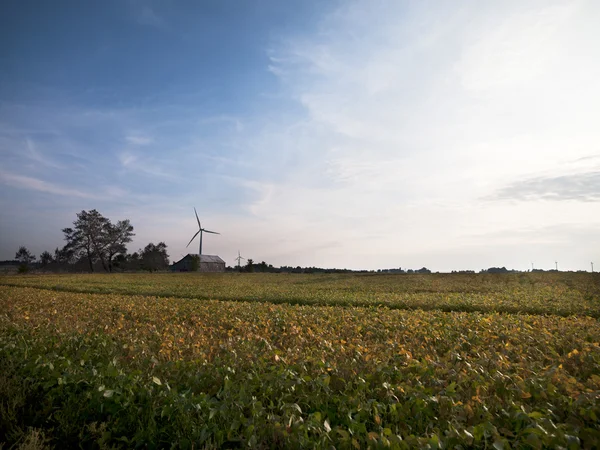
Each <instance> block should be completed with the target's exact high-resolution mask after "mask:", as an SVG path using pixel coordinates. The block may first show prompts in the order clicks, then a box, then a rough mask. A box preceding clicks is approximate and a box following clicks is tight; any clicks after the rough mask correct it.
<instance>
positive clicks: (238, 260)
mask: <svg viewBox="0 0 600 450" xmlns="http://www.w3.org/2000/svg"><path fill="white" fill-rule="evenodd" d="M234 259H235V260H236V261H237V263H238V267H241V264H240V261H241V260H242V259H246V258H244V257H243V256H242V255H240V251H239V250H238V255H237V258H234Z"/></svg>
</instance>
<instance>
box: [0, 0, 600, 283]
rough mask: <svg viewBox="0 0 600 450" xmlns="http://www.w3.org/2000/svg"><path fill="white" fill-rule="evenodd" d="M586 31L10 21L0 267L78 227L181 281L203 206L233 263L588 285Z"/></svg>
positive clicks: (455, 13) (144, 8)
mask: <svg viewBox="0 0 600 450" xmlns="http://www.w3.org/2000/svg"><path fill="white" fill-rule="evenodd" d="M598 23H600V3H598V2H594V1H577V0H575V1H535V0H532V1H528V2H519V1H507V2H501V3H489V4H487V3H481V2H475V1H467V2H457V1H451V2H445V3H439V2H413V1H384V0H382V1H378V2H362V1H334V2H317V1H315V0H309V1H290V2H285V3H281V2H276V1H274V0H253V1H249V2H243V3H239V2H233V1H216V0H215V1H203V2H191V1H182V2H161V1H151V0H128V1H122V2H121V1H116V0H109V1H106V2H102V3H88V4H85V5H84V4H83V3H82V2H79V1H75V0H68V1H67V0H65V1H58V2H53V3H45V2H36V1H29V0H25V1H14V0H10V1H5V2H2V4H0V36H1V38H2V39H0V61H1V63H2V68H3V70H2V71H0V192H2V194H1V195H0V206H1V207H2V210H3V211H4V214H2V215H1V216H0V260H6V259H13V258H14V255H15V252H16V251H17V249H18V247H19V246H20V245H25V246H27V247H28V248H29V249H30V250H31V251H32V252H33V253H34V254H35V255H36V256H39V255H40V253H41V252H43V251H44V250H48V251H50V252H53V250H54V248H56V247H61V246H62V245H63V244H64V241H63V235H62V232H61V229H62V228H64V227H68V226H70V225H71V224H72V222H73V221H74V220H75V215H76V213H78V212H80V211H81V210H90V209H97V210H98V211H99V212H100V213H102V214H103V215H104V216H106V217H108V218H110V219H111V220H113V221H117V220H120V219H130V220H131V223H132V225H133V226H134V227H135V233H136V236H135V238H134V240H133V242H132V243H131V244H130V245H129V247H128V250H129V251H130V252H134V251H136V250H138V249H139V248H143V247H144V246H145V245H146V244H147V243H148V242H154V243H158V242H159V241H164V242H165V243H166V244H167V246H168V253H169V255H170V259H171V261H174V260H178V259H180V257H181V255H182V254H183V255H185V254H187V253H194V252H197V251H198V244H197V241H194V242H193V243H192V244H191V245H190V246H189V247H188V248H187V249H186V244H187V243H188V241H189V240H190V238H191V237H192V236H193V235H194V233H195V232H196V231H197V223H196V219H195V217H194V210H193V208H194V207H196V208H197V210H198V214H199V216H200V220H201V221H202V225H203V226H204V227H206V228H207V229H209V230H214V231H217V232H219V233H221V235H220V236H215V235H205V236H204V241H203V253H205V254H216V255H219V256H220V257H221V258H223V259H224V260H225V261H226V264H227V265H230V266H233V265H234V264H235V261H234V258H235V257H236V256H237V253H238V250H239V251H240V252H241V253H242V256H245V257H246V258H252V259H254V261H256V262H260V261H263V260H264V261H266V262H267V263H269V264H273V265H275V266H280V265H288V266H317V267H337V268H348V269H367V270H369V269H375V270H376V269H386V268H394V267H402V268H412V269H419V268H421V267H427V268H428V269H430V270H432V271H434V272H435V271H443V272H449V271H452V270H465V269H471V270H476V271H478V270H480V269H486V268H489V267H502V266H504V267H506V268H507V269H516V270H528V269H531V263H532V262H533V263H534V266H535V268H536V269H545V270H550V269H554V267H555V265H554V264H555V261H558V268H559V270H587V271H589V270H590V262H591V261H594V260H595V258H596V255H598V250H599V249H600V237H599V234H598V231H597V230H598V229H599V227H600V208H599V202H600V149H599V148H598V145H599V144H598V143H599V142H600V127H599V126H598V125H597V121H598V119H597V118H598V117H600V83H599V82H598V80H600V30H599V29H598V26H597V24H598ZM594 262H597V263H598V266H597V267H600V261H594ZM595 268H596V267H595Z"/></svg>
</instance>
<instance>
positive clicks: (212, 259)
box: [200, 255, 225, 264]
mask: <svg viewBox="0 0 600 450" xmlns="http://www.w3.org/2000/svg"><path fill="white" fill-rule="evenodd" d="M200 262H201V263H221V264H225V261H223V260H222V259H221V258H220V257H218V256H217V255H200Z"/></svg>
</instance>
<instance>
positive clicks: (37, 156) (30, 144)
mask: <svg viewBox="0 0 600 450" xmlns="http://www.w3.org/2000/svg"><path fill="white" fill-rule="evenodd" d="M25 142H26V145H27V147H26V151H25V156H26V157H27V158H28V159H30V160H31V161H33V162H35V163H38V164H41V165H43V166H45V167H50V168H52V169H64V166H63V165H62V164H59V163H57V162H55V161H53V160H52V159H50V158H48V157H47V156H45V155H43V154H42V153H40V152H39V151H38V150H37V148H36V145H35V142H34V141H33V139H30V138H26V140H25Z"/></svg>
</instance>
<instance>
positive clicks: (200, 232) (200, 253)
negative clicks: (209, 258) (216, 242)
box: [185, 208, 221, 258]
mask: <svg viewBox="0 0 600 450" xmlns="http://www.w3.org/2000/svg"><path fill="white" fill-rule="evenodd" d="M194 213H195V214H196V220H197V221H198V228H199V229H198V231H196V234H195V235H194V237H193V238H191V239H190V242H188V245H186V246H185V248H188V247H189V246H190V244H191V243H192V241H193V240H194V239H195V238H196V236H198V234H200V249H199V253H198V256H199V257H200V258H202V233H203V232H204V233H211V234H221V233H217V232H216V231H209V230H206V229H204V228H202V225H200V219H199V218H198V213H197V212H196V208H194Z"/></svg>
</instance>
